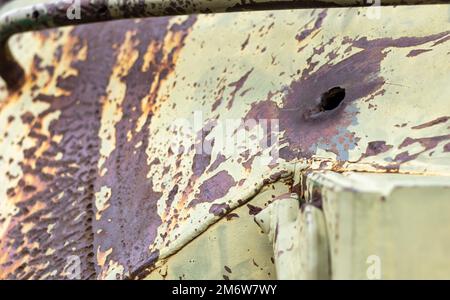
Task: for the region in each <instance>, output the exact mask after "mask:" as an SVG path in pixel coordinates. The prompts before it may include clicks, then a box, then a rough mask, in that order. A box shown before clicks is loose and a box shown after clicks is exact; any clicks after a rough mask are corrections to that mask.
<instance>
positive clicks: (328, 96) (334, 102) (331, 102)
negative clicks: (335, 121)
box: [320, 86, 345, 111]
mask: <svg viewBox="0 0 450 300" xmlns="http://www.w3.org/2000/svg"><path fill="white" fill-rule="evenodd" d="M344 98H345V89H343V88H341V87H338V86H336V87H333V88H331V89H329V90H328V91H327V92H325V93H323V94H322V97H321V98H320V106H321V110H323V111H326V110H333V109H335V108H336V107H338V106H339V104H341V102H342V100H344Z"/></svg>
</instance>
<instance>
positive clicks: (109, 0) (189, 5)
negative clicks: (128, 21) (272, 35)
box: [0, 0, 446, 90]
mask: <svg viewBox="0 0 450 300" xmlns="http://www.w3.org/2000/svg"><path fill="white" fill-rule="evenodd" d="M443 2H444V3H445V2H446V0H383V1H379V2H375V0H373V1H366V0H254V1H249V2H245V1H240V0H228V1H224V0H208V1H205V0H195V1H176V0H157V1H155V0H134V1H123V0H77V1H67V0H58V1H35V0H31V1H26V0H25V1H23V2H22V3H23V4H22V3H21V2H19V3H18V4H17V7H15V6H12V7H11V8H9V9H4V10H3V11H0V76H1V77H2V78H3V79H4V80H5V81H6V83H7V86H8V88H9V89H10V90H14V89H17V88H19V87H20V86H21V85H22V84H23V80H24V72H23V69H22V67H21V66H20V64H18V63H17V61H16V60H15V59H14V55H13V54H12V53H10V50H9V48H8V47H7V40H8V39H9V37H10V36H11V35H13V34H15V33H19V32H24V31H28V30H37V29H44V28H53V27H58V26H64V25H75V24H85V23H92V22H100V21H108V20H113V19H124V18H136V17H149V16H171V15H184V14H193V13H213V12H233V11H246V10H251V11H253V10H273V9H287V8H288V9H292V8H299V7H300V8H301V7H303V8H304V7H315V8H321V7H336V6H365V5H369V6H372V5H378V6H380V5H393V4H432V3H443ZM28 3H31V4H30V5H27V4H28ZM0 5H1V4H0ZM75 5H76V6H77V7H75ZM75 10H77V11H75Z"/></svg>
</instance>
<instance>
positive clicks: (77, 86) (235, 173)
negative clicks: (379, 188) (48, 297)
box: [0, 5, 450, 278]
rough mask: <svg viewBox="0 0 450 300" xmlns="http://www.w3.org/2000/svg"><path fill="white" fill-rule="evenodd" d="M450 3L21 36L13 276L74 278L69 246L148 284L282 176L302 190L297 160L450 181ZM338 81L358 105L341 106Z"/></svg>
mask: <svg viewBox="0 0 450 300" xmlns="http://www.w3.org/2000/svg"><path fill="white" fill-rule="evenodd" d="M447 11H448V6H447V5H430V6H420V7H415V6H404V7H395V8H393V7H383V8H381V18H379V19H373V18H369V17H368V16H367V9H366V8H330V9H314V10H313V9H305V10H290V11H269V12H246V13H230V14H211V15H201V16H183V17H171V18H169V17H162V18H150V19H139V20H123V21H115V22H110V23H98V24H91V25H82V26H77V27H67V28H59V29H52V30H46V31H42V32H33V33H25V34H20V35H17V36H14V37H13V38H12V39H11V42H10V45H11V49H12V53H14V55H15V56H16V57H17V58H18V59H19V62H20V64H21V65H22V66H23V67H24V70H25V77H24V84H23V86H22V87H21V88H20V90H17V91H14V92H11V93H9V94H8V93H7V92H6V89H5V88H3V90H2V91H1V95H2V96H1V97H2V98H1V99H2V100H1V101H0V148H1V149H2V150H1V153H0V155H1V156H0V182H2V183H3V184H2V185H1V186H0V200H1V206H0V236H1V238H0V249H1V252H0V276H1V278H65V276H66V275H67V274H66V271H67V270H66V267H67V258H68V257H70V256H72V255H76V256H78V257H79V258H80V260H81V266H82V267H81V271H82V272H81V277H82V278H129V277H131V278H135V277H142V276H144V275H146V274H148V273H149V272H151V270H152V269H154V268H155V267H157V263H158V261H162V260H164V259H167V258H169V257H170V256H171V255H172V254H174V253H176V251H178V250H179V249H181V248H182V247H183V246H185V245H186V244H187V243H189V242H190V241H192V240H193V239H194V238H195V237H197V236H198V235H200V234H201V233H202V232H204V231H205V230H207V229H208V228H209V227H210V226H211V225H213V224H214V223H216V222H218V221H219V220H221V219H222V218H223V217H224V216H225V215H228V214H229V213H230V212H231V211H232V210H233V209H235V208H236V207H240V206H242V205H244V204H245V203H246V202H247V201H249V200H250V199H252V197H254V196H255V195H256V194H258V192H259V191H261V190H262V189H263V188H264V187H265V186H267V185H268V184H269V183H271V182H277V181H279V180H283V181H286V182H290V192H298V191H299V189H300V186H299V183H298V182H297V183H296V182H295V181H294V180H293V174H294V173H295V172H296V171H295V170H296V166H298V165H299V164H300V165H302V166H306V168H311V169H330V170H333V171H338V172H343V171H349V170H353V171H361V172H380V173H388V172H390V173H414V174H428V175H433V174H435V175H441V176H449V175H450V171H449V169H450V168H449V165H450V155H449V152H450V130H449V127H448V126H449V119H450V118H449V116H450V111H449V107H448V95H449V93H450V87H449V85H448V79H449V77H448V76H449V64H448V52H449V51H450V42H449V41H450V26H449V22H448V12H447ZM429 15H433V19H430V18H429V17H428V16H429ZM404 24H408V26H407V27H405V25H404ZM218 32H220V33H221V34H217V33H218ZM417 66H420V68H418V67H417ZM338 86H339V87H341V88H343V89H345V98H344V99H343V101H342V103H340V104H339V105H337V106H336V107H335V108H333V109H331V110H327V109H326V108H327V107H328V105H324V104H323V101H322V99H323V97H324V94H326V93H327V92H328V91H330V89H332V88H333V87H338ZM331 93H332V94H333V92H331ZM430 101H432V104H433V105H432V108H430V107H431V105H430ZM424 112H426V113H424ZM200 113H201V117H202V120H201V122H200V123H199V124H200V125H199V126H197V127H196V126H193V127H194V130H193V129H192V128H191V127H192V126H191V125H192V122H195V119H196V114H197V116H198V114H200ZM177 120H187V121H188V122H187V123H188V124H186V123H185V122H184V123H179V122H177ZM227 120H237V122H235V123H233V124H234V125H228V126H231V127H227V126H225V127H226V128H225V127H224V124H225V123H226V121H227ZM263 120H269V122H268V123H267V124H268V125H267V126H266V129H267V130H262V132H263V134H262V135H261V129H264V124H265V123H264V122H263ZM245 121H247V122H248V123H246V124H244V122H245ZM272 121H273V122H272ZM275 121H276V122H275ZM381 123H382V125H383V126H380V124H381ZM224 128H225V129H228V130H229V131H225V130H224ZM186 132H188V133H191V136H192V143H191V144H189V143H187V144H183V145H182V146H183V147H181V148H178V150H179V152H177V151H176V150H174V148H173V143H174V141H175V142H177V141H179V138H180V137H181V136H182V135H183V134H184V133H186ZM244 133H245V134H246V136H254V137H255V138H249V139H246V140H245V141H242V140H239V139H238V138H237V137H238V135H240V134H244ZM268 137H270V138H269V139H268ZM227 138H230V139H234V140H227ZM263 142H268V144H267V147H262V146H261V144H263ZM230 148H231V149H232V150H233V151H231V152H230V151H229V150H230ZM205 149H209V150H211V151H205ZM181 150H183V151H181ZM274 154H277V155H274ZM302 168H303V167H302Z"/></svg>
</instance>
